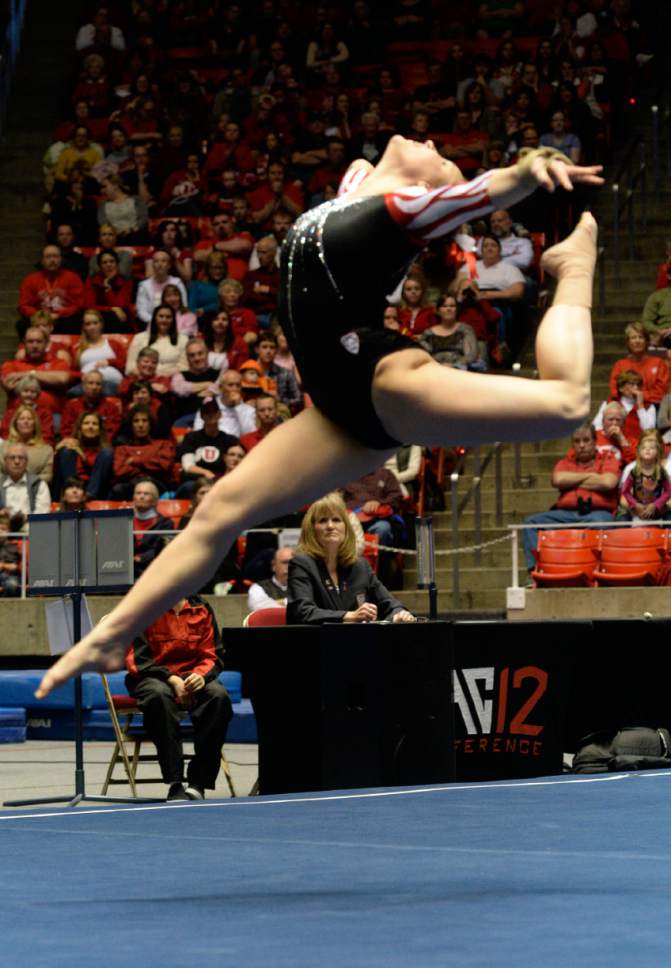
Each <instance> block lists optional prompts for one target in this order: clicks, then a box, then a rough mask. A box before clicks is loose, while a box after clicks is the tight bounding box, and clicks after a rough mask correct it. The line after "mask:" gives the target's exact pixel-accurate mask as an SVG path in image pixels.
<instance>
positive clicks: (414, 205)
mask: <svg viewBox="0 0 671 968" xmlns="http://www.w3.org/2000/svg"><path fill="white" fill-rule="evenodd" d="M491 177H492V172H491V171H486V172H485V173H484V175H479V176H478V177H477V178H474V179H473V181H469V182H463V183H462V184H460V185H444V186H443V187H442V188H433V189H431V190H430V191H427V190H426V189H425V188H421V187H420V186H417V187H411V188H403V189H401V190H399V191H397V192H389V193H388V194H387V195H385V197H384V200H385V204H386V206H387V211H388V212H389V214H390V215H391V217H392V218H393V220H394V221H395V222H396V223H397V224H398V225H401V226H403V228H405V229H407V232H408V234H409V235H411V236H412V237H413V240H414V241H416V242H429V241H430V240H431V239H438V238H440V237H441V236H443V235H448V234H449V233H450V232H453V231H454V230H455V229H456V228H458V227H459V226H460V225H461V224H462V222H468V221H470V220H471V219H474V218H480V217H481V216H482V215H487V214H488V213H489V212H491V211H492V209H493V208H494V206H493V204H492V202H491V199H490V197H489V182H490V180H491Z"/></svg>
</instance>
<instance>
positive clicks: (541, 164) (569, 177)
mask: <svg viewBox="0 0 671 968" xmlns="http://www.w3.org/2000/svg"><path fill="white" fill-rule="evenodd" d="M516 167H517V171H518V174H519V175H520V177H521V178H522V180H523V181H526V182H531V183H534V182H535V184H536V185H538V186H540V187H541V188H544V189H545V190H546V191H548V192H553V191H554V190H555V188H556V186H557V185H559V186H560V187H561V188H564V189H565V190H566V191H567V192H570V191H573V185H574V184H580V185H593V186H595V187H596V186H599V185H603V183H604V180H603V178H602V177H601V172H602V171H603V166H602V165H574V164H573V162H572V161H571V159H570V158H568V157H567V156H566V155H565V154H562V152H561V151H557V150H556V149H555V148H549V147H546V148H522V150H521V151H520V153H519V155H518V162H517V166H516Z"/></svg>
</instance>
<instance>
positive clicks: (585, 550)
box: [531, 528, 601, 588]
mask: <svg viewBox="0 0 671 968" xmlns="http://www.w3.org/2000/svg"><path fill="white" fill-rule="evenodd" d="M600 535H601V532H599V531H592V530H590V529H589V528H566V529H561V530H556V531H551V530H547V531H540V532H539V534H538V549H537V550H536V552H535V555H536V559H537V561H538V564H537V566H536V568H535V569H534V570H533V571H532V572H531V577H532V579H533V580H534V582H535V583H536V585H537V586H538V587H539V588H557V587H561V588H577V587H586V586H588V587H594V585H595V584H596V582H595V580H594V571H595V569H596V567H597V565H598V563H599V548H600Z"/></svg>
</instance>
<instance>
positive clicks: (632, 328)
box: [624, 321, 645, 339]
mask: <svg viewBox="0 0 671 968" xmlns="http://www.w3.org/2000/svg"><path fill="white" fill-rule="evenodd" d="M634 334H636V335H637V336H645V329H644V327H643V323H639V322H638V321H637V322H635V323H628V324H627V325H626V326H625V327H624V335H625V337H626V338H627V339H629V337H630V336H633V335H634Z"/></svg>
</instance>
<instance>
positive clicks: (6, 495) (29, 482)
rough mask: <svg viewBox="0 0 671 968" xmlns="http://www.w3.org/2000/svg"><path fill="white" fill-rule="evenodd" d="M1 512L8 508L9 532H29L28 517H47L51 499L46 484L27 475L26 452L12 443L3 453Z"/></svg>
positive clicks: (26, 450)
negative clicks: (10, 530) (33, 515)
mask: <svg viewBox="0 0 671 968" xmlns="http://www.w3.org/2000/svg"><path fill="white" fill-rule="evenodd" d="M0 508H7V510H8V511H9V513H10V515H11V519H12V522H11V523H12V531H27V530H28V515H29V514H48V513H49V511H50V510H51V495H50V494H49V487H48V485H47V483H46V481H43V480H42V479H41V478H39V477H37V475H35V474H29V473H28V448H27V447H26V446H25V444H21V443H18V442H17V443H12V444H9V446H8V447H7V449H6V450H5V473H4V474H0Z"/></svg>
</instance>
